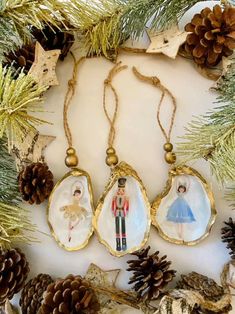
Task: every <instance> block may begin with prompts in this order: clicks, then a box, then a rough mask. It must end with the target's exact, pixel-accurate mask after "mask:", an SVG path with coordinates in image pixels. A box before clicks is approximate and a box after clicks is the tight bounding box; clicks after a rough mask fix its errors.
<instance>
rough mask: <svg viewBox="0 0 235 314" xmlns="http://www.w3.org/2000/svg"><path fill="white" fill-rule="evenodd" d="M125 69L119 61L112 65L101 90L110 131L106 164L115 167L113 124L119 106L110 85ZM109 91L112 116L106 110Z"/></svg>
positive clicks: (114, 91) (116, 95)
mask: <svg viewBox="0 0 235 314" xmlns="http://www.w3.org/2000/svg"><path fill="white" fill-rule="evenodd" d="M126 68H127V66H126V65H121V61H120V62H118V63H117V64H115V65H114V67H113V68H112V69H111V70H110V72H109V74H108V76H107V78H106V79H105V80H104V89H103V108H104V113H105V116H106V118H107V120H108V122H109V125H110V130H109V136H108V146H109V147H108V149H107V151H106V153H107V157H106V164H107V165H108V166H110V167H111V166H115V165H117V164H118V157H117V155H116V151H115V149H114V148H113V143H114V140H115V136H116V131H115V122H116V120H117V113H118V106H119V98H118V94H117V91H116V89H115V88H114V86H113V84H112V80H113V78H114V77H115V75H116V74H118V73H119V72H121V71H122V70H125V69H126ZM108 89H110V90H111V91H112V93H113V96H114V101H115V107H114V112H113V114H112V115H111V114H109V112H108V109H107V102H106V98H107V91H108Z"/></svg>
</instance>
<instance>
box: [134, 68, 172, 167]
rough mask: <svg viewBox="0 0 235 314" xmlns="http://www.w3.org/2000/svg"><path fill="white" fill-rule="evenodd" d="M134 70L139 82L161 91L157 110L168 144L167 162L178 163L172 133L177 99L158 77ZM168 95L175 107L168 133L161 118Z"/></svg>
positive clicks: (166, 145)
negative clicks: (164, 101)
mask: <svg viewBox="0 0 235 314" xmlns="http://www.w3.org/2000/svg"><path fill="white" fill-rule="evenodd" d="M132 70H133V73H134V74H135V76H136V77H137V78H138V79H139V80H141V81H143V82H146V83H149V84H151V85H153V86H155V87H157V88H158V89H160V91H161V98H160V100H159V103H158V108H157V122H158V125H159V127H160V129H161V131H162V134H163V136H164V137H165V139H166V143H165V144H164V146H163V148H164V150H165V152H166V153H165V160H166V162H167V163H169V164H174V163H175V161H176V155H175V153H174V152H173V145H172V144H171V133H172V129H173V126H174V122H175V115H176V110H177V102H176V98H175V97H174V95H173V94H172V92H171V91H170V90H169V89H168V88H166V87H165V86H164V85H162V83H161V81H160V80H159V78H158V77H156V76H145V75H143V74H141V73H140V72H139V71H138V70H137V69H136V67H133V68H132ZM166 95H168V96H169V97H170V99H171V101H172V105H173V110H172V115H171V119H170V126H169V130H168V131H166V129H165V128H164V127H163V125H162V122H161V117H160V113H161V109H162V105H163V100H164V98H165V96H166Z"/></svg>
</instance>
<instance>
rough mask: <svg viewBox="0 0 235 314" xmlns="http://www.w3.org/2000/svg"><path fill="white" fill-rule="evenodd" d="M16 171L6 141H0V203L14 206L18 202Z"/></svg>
mask: <svg viewBox="0 0 235 314" xmlns="http://www.w3.org/2000/svg"><path fill="white" fill-rule="evenodd" d="M17 176H18V173H17V170H16V166H15V161H14V159H13V157H12V156H11V155H10V154H9V153H8V147H7V143H6V139H5V138H4V139H0V202H2V203H7V204H11V205H15V204H17V203H18V202H19V201H20V193H19V189H18V183H17Z"/></svg>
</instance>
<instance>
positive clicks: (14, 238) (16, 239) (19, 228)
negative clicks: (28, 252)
mask: <svg viewBox="0 0 235 314" xmlns="http://www.w3.org/2000/svg"><path fill="white" fill-rule="evenodd" d="M34 231H35V226H34V225H32V224H31V222H30V220H29V213H28V211H27V210H26V209H23V208H20V207H18V206H17V205H14V206H13V205H8V204H6V203H2V202H0V248H9V247H12V246H14V245H17V244H19V243H30V242H32V241H35V239H34V238H32V232H34Z"/></svg>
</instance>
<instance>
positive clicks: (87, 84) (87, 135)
mask: <svg viewBox="0 0 235 314" xmlns="http://www.w3.org/2000/svg"><path fill="white" fill-rule="evenodd" d="M194 11H195V12H196V11H198V9H193V11H191V12H194ZM191 16H192V13H191V14H190V13H189V14H188V17H191ZM119 60H122V61H123V64H126V65H128V69H127V70H125V71H122V72H121V73H120V74H118V75H117V76H116V78H115V79H114V82H113V83H114V86H115V87H116V89H117V92H118V95H119V99H120V108H119V114H118V120H117V138H116V142H115V148H116V150H117V152H118V155H119V159H120V160H124V161H126V162H128V163H129V164H130V165H132V167H133V168H134V169H135V170H136V171H137V172H138V174H139V176H140V177H141V178H142V180H143V182H144V184H145V186H146V189H147V192H148V196H149V199H150V201H153V199H154V197H155V196H156V195H157V194H158V193H159V192H161V190H162V189H163V187H164V186H165V181H166V180H167V171H168V166H167V164H166V163H165V162H164V159H163V150H162V145H163V144H164V139H163V137H162V134H161V133H160V130H159V128H158V126H157V124H156V106H157V103H158V101H159V96H160V93H159V91H158V90H157V89H156V88H154V87H152V86H150V85H148V84H145V83H141V82H140V81H138V80H137V79H136V78H135V77H134V75H133V74H132V71H131V68H132V66H134V65H135V66H136V67H137V68H138V69H139V70H140V71H141V72H142V73H144V74H146V75H157V76H158V77H159V78H160V79H161V81H162V83H163V84H164V85H165V86H166V87H167V88H169V89H170V90H171V91H172V92H173V94H174V95H175V97H176V98H177V101H178V111H177V115H176V122H175V126H174V129H173V138H172V142H173V143H176V142H177V141H179V138H178V137H179V136H182V135H184V132H185V131H184V127H185V126H187V123H188V122H190V121H191V120H192V118H193V115H200V114H205V113H206V112H207V111H208V110H209V109H211V108H213V107H214V106H215V105H214V104H213V101H215V99H216V95H215V94H213V93H212V92H211V91H209V89H210V87H211V86H212V84H213V82H212V81H210V80H207V79H205V78H204V77H202V76H201V75H200V74H199V73H198V72H197V71H196V70H195V69H194V67H193V63H191V62H190V61H188V60H186V59H183V58H181V57H177V58H176V60H171V59H169V58H167V57H165V56H161V55H156V56H151V55H133V54H121V55H120V57H119ZM111 67H112V64H111V63H110V62H109V61H107V60H105V59H104V58H94V59H89V60H87V61H85V63H84V64H83V65H82V66H81V69H80V72H79V77H78V85H77V90H76V95H75V97H74V99H73V102H72V105H71V109H70V112H69V123H70V126H71V130H72V134H73V140H74V147H75V148H76V149H77V152H78V156H79V160H80V167H81V168H83V169H84V170H86V171H87V172H89V174H90V175H91V178H92V182H93V189H94V194H95V195H94V196H95V202H96V201H97V200H98V197H99V196H100V194H101V193H102V191H103V189H104V187H105V184H106V182H107V180H108V177H109V173H110V172H109V168H108V167H107V166H106V164H105V157H106V155H105V150H106V148H107V137H108V130H109V128H108V123H107V121H106V118H105V115H104V112H103V108H102V92H103V81H104V79H105V78H106V76H107V74H108V72H109V70H110V69H111ZM71 73H72V58H71V57H70V56H68V57H67V58H66V60H65V61H64V62H63V63H62V62H59V64H58V66H57V74H58V78H59V81H60V86H59V87H52V88H51V89H50V90H49V91H48V92H47V94H46V95H45V105H44V108H45V110H46V111H48V112H47V113H44V114H42V116H43V117H44V118H46V119H47V120H48V121H50V122H52V123H53V125H52V126H50V125H45V126H43V127H42V128H41V131H42V134H50V135H55V136H56V137H57V138H56V140H55V141H54V142H53V143H52V144H51V145H50V146H49V147H48V148H47V150H46V161H47V162H48V164H49V167H50V169H51V170H52V172H53V173H54V176H55V181H57V180H59V179H60V178H61V177H62V176H63V175H64V174H65V173H66V172H67V171H68V169H67V168H66V166H65V165H64V157H65V151H66V148H67V143H66V141H65V136H64V131H63V116H62V112H63V100H64V96H65V92H66V88H67V81H68V79H70V77H71ZM170 108H171V107H170V103H169V102H167V103H166V104H165V105H164V114H163V117H164V118H165V120H164V121H167V119H169V110H170ZM191 166H193V167H194V168H196V169H197V170H198V171H200V172H201V174H202V175H203V176H205V177H206V178H207V180H208V182H209V183H210V184H211V185H212V188H213V190H214V194H215V199H216V207H217V210H218V218H217V220H216V223H215V225H214V227H213V229H212V231H211V234H210V236H209V237H208V238H207V239H206V240H204V241H203V242H202V243H201V244H199V245H197V246H194V247H183V246H177V245H173V244H170V243H168V242H166V241H164V240H163V239H161V238H160V237H159V236H158V234H157V231H156V229H155V228H154V227H152V228H151V234H150V239H149V244H150V245H151V248H152V249H151V251H155V250H159V251H160V252H161V255H164V254H167V255H168V259H169V260H172V261H173V264H172V267H173V268H174V269H176V270H177V271H178V273H177V274H178V276H179V275H180V274H181V273H188V272H190V271H197V272H199V273H202V274H205V275H207V276H209V277H212V278H214V279H215V280H217V281H218V282H220V281H219V276H220V272H221V270H222V267H223V265H224V263H226V262H227V261H228V260H229V255H228V251H227V250H226V248H225V244H223V243H222V242H221V239H220V229H221V227H222V222H223V221H224V220H227V219H228V217H229V216H231V215H233V213H232V210H231V208H229V205H228V203H227V202H226V201H224V200H223V196H224V193H223V191H222V190H220V189H219V187H218V185H217V183H216V181H215V179H214V178H213V177H212V176H211V174H210V171H209V165H208V164H207V163H206V162H205V161H203V160H200V161H198V162H196V163H192V164H191ZM30 209H31V211H32V219H33V222H34V223H36V224H37V226H38V228H39V230H40V231H41V232H44V233H46V234H48V235H44V234H42V233H41V234H40V233H39V234H38V237H39V238H40V241H41V243H39V244H34V245H31V246H27V247H24V248H23V249H24V251H25V252H26V255H27V257H28V259H29V261H30V266H31V274H30V276H35V275H37V274H38V273H41V272H44V273H49V274H51V275H52V276H54V277H63V276H66V275H67V274H69V273H73V274H81V275H84V274H85V272H86V270H87V268H88V266H89V264H90V263H91V262H93V263H96V264H97V265H98V266H100V267H101V268H103V269H106V270H109V269H114V268H121V269H122V270H123V271H122V272H121V274H120V277H119V280H118V287H119V288H121V289H127V288H129V286H128V284H127V282H128V277H129V273H128V272H126V271H125V269H126V268H127V264H126V261H127V260H128V259H130V256H126V257H123V258H115V257H113V256H111V255H110V254H109V253H108V251H107V250H106V248H105V247H104V246H103V245H101V244H99V243H98V240H97V238H96V237H95V236H93V237H92V239H91V240H90V243H89V245H88V247H87V248H85V249H83V250H82V251H78V252H66V251H64V250H63V249H61V248H60V247H59V246H58V245H57V243H56V242H55V240H54V238H53V237H51V236H50V235H49V228H48V225H47V220H46V203H45V204H43V205H41V206H31V207H30ZM177 278H178V277H177ZM132 313H137V311H136V310H134V311H133V312H132ZM232 313H235V309H234V310H233V312H232Z"/></svg>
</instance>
